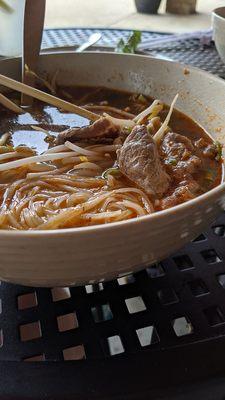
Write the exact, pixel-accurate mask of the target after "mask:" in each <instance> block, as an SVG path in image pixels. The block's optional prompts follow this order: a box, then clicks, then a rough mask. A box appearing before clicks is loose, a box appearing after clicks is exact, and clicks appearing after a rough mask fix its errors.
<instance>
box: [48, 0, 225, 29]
mask: <svg viewBox="0 0 225 400" xmlns="http://www.w3.org/2000/svg"><path fill="white" fill-rule="evenodd" d="M179 1H181V0H179ZM224 5H225V2H224V0H198V14H196V15H192V16H188V17H186V16H183V17H181V16H179V17H176V16H174V15H144V14H138V13H137V12H136V9H135V6H134V1H133V0H114V1H109V0H63V1H62V0H47V12H46V27H49V28H50V27H68V26H92V27H117V28H129V29H133V28H135V29H141V30H143V29H147V30H156V31H167V32H175V31H176V32H181V31H191V30H195V29H207V28H209V26H210V24H211V17H210V12H211V11H212V9H214V8H216V7H220V6H224ZM164 8H165V0H163V1H162V6H161V12H163V10H164Z"/></svg>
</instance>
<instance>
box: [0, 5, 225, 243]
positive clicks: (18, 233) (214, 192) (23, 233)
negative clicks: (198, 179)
mask: <svg viewBox="0 0 225 400" xmlns="http://www.w3.org/2000/svg"><path fill="white" fill-rule="evenodd" d="M222 8H223V9H224V10H225V7H218V8H217V9H215V10H214V11H213V13H214V12H215V11H216V10H219V9H222ZM215 15H217V14H215ZM218 16H219V15H218ZM221 18H222V19H225V18H223V17H221ZM56 50H57V48H56ZM65 54H73V55H74V54H78V55H79V56H82V55H87V54H89V55H106V54H107V55H112V56H115V57H118V56H119V57H128V58H129V57H132V58H134V57H138V58H144V59H150V60H157V61H159V62H161V63H165V64H168V63H169V64H173V65H176V66H177V67H179V68H180V67H181V68H185V67H187V68H188V69H189V70H190V71H196V72H198V73H201V75H205V76H206V77H208V78H210V79H213V80H214V81H216V82H218V83H221V84H222V85H224V86H225V80H223V79H222V78H220V77H218V76H216V75H213V74H211V73H209V72H207V71H204V70H202V69H200V68H198V67H194V66H191V65H188V64H182V63H180V62H177V61H173V60H165V59H160V58H157V57H154V56H149V55H147V54H146V55H144V54H124V53H115V52H111V51H84V52H82V53H74V51H72V50H69V51H62V52H58V51H56V52H53V51H51V52H49V53H48V52H45V53H41V56H42V57H47V56H54V55H57V56H59V55H61V56H62V55H65ZM18 59H21V57H15V58H13V59H12V58H4V59H3V60H0V64H1V62H4V61H12V60H18ZM222 192H224V194H225V181H224V182H221V183H220V184H219V185H218V186H216V187H215V188H213V189H211V190H209V191H208V192H206V193H203V194H201V195H200V196H198V197H196V198H194V199H191V200H188V201H187V202H185V203H182V204H178V205H176V206H174V207H171V208H168V209H166V210H162V211H157V212H156V213H152V214H147V215H144V216H140V217H135V218H131V219H129V220H124V221H118V222H110V223H108V224H102V225H90V226H84V227H74V228H62V229H49V230H41V229H37V230H4V229H2V230H0V237H7V236H9V237H41V236H45V237H46V236H49V237H55V236H58V237H60V236H65V235H69V236H71V235H73V236H77V235H79V236H81V235H82V234H84V235H85V234H88V233H92V232H95V231H101V230H102V231H106V230H114V229H118V228H119V227H122V226H127V228H129V227H131V226H133V225H137V224H140V223H142V222H143V223H146V222H149V223H150V222H151V221H154V220H155V219H157V218H158V219H161V218H163V217H164V216H168V217H169V216H171V215H173V214H177V213H178V214H180V213H182V211H186V210H187V209H188V208H192V206H193V205H199V203H204V201H205V200H207V199H208V198H211V197H214V196H219V193H222Z"/></svg>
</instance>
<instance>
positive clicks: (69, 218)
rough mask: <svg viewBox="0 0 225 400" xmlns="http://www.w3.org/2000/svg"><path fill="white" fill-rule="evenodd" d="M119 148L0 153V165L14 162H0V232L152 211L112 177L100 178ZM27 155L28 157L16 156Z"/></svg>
mask: <svg viewBox="0 0 225 400" xmlns="http://www.w3.org/2000/svg"><path fill="white" fill-rule="evenodd" d="M120 147H121V145H107V144H97V145H92V146H87V144H85V143H81V144H80V143H79V145H78V144H77V143H76V144H73V143H70V142H66V143H65V144H64V145H59V146H56V147H53V148H50V149H48V150H47V151H46V152H44V153H43V154H41V155H38V156H37V155H32V154H31V153H32V152H31V151H30V149H28V148H22V147H21V148H19V151H18V150H17V151H10V152H8V153H4V154H0V160H1V156H3V158H2V161H3V160H4V159H7V158H8V157H14V158H16V160H14V161H10V162H4V163H2V164H0V179H1V178H2V179H5V180H6V181H7V179H8V181H7V182H9V183H7V184H3V186H2V188H1V191H0V195H1V196H3V197H2V202H1V208H0V229H14V230H15V229H18V230H24V229H31V230H37V229H44V230H46V229H60V228H71V227H74V226H85V225H92V224H102V223H111V222H114V221H122V220H124V219H129V218H132V217H135V216H136V217H138V216H141V215H145V214H147V213H148V212H153V206H152V204H151V202H150V200H149V199H148V197H147V196H146V195H145V193H144V192H142V191H141V190H140V189H138V188H135V187H126V186H125V183H124V182H123V181H120V180H119V179H114V178H113V177H111V180H110V177H108V178H107V179H103V178H102V177H101V175H102V173H103V172H104V171H105V170H106V169H108V168H112V167H113V165H114V162H115V159H116V151H117V149H118V148H120ZM6 151H7V149H6ZM29 152H30V154H31V155H30V156H29V157H27V156H25V158H22V159H21V158H19V157H21V156H22V157H24V155H25V154H26V155H27V154H28V153H29ZM10 174H11V175H10ZM20 176H21V178H19V177H20ZM13 179H14V181H13ZM121 179H123V178H121ZM110 182H111V183H110Z"/></svg>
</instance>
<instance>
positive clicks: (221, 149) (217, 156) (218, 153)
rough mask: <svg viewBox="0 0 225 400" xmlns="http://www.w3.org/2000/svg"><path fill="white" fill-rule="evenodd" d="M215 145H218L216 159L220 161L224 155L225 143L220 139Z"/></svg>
mask: <svg viewBox="0 0 225 400" xmlns="http://www.w3.org/2000/svg"><path fill="white" fill-rule="evenodd" d="M215 145H216V150H217V155H216V160H217V161H220V160H221V158H222V156H223V145H222V143H220V142H218V141H217V142H216V143H215Z"/></svg>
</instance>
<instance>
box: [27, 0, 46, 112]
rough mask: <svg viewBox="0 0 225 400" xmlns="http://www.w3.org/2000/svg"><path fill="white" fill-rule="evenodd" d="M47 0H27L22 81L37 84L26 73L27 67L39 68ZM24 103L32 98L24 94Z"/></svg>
mask: <svg viewBox="0 0 225 400" xmlns="http://www.w3.org/2000/svg"><path fill="white" fill-rule="evenodd" d="M45 3H46V0H35V1H34V0H26V4H25V12H24V31H23V54H22V81H23V83H25V84H27V85H29V86H35V77H34V76H32V75H31V74H28V73H26V67H25V66H28V68H29V69H30V70H32V71H34V72H36V69H37V63H38V57H39V53H40V48H41V40H42V33H43V27H44V18H45ZM21 103H22V105H26V106H29V105H31V104H32V98H31V97H28V96H24V95H22V97H21Z"/></svg>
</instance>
